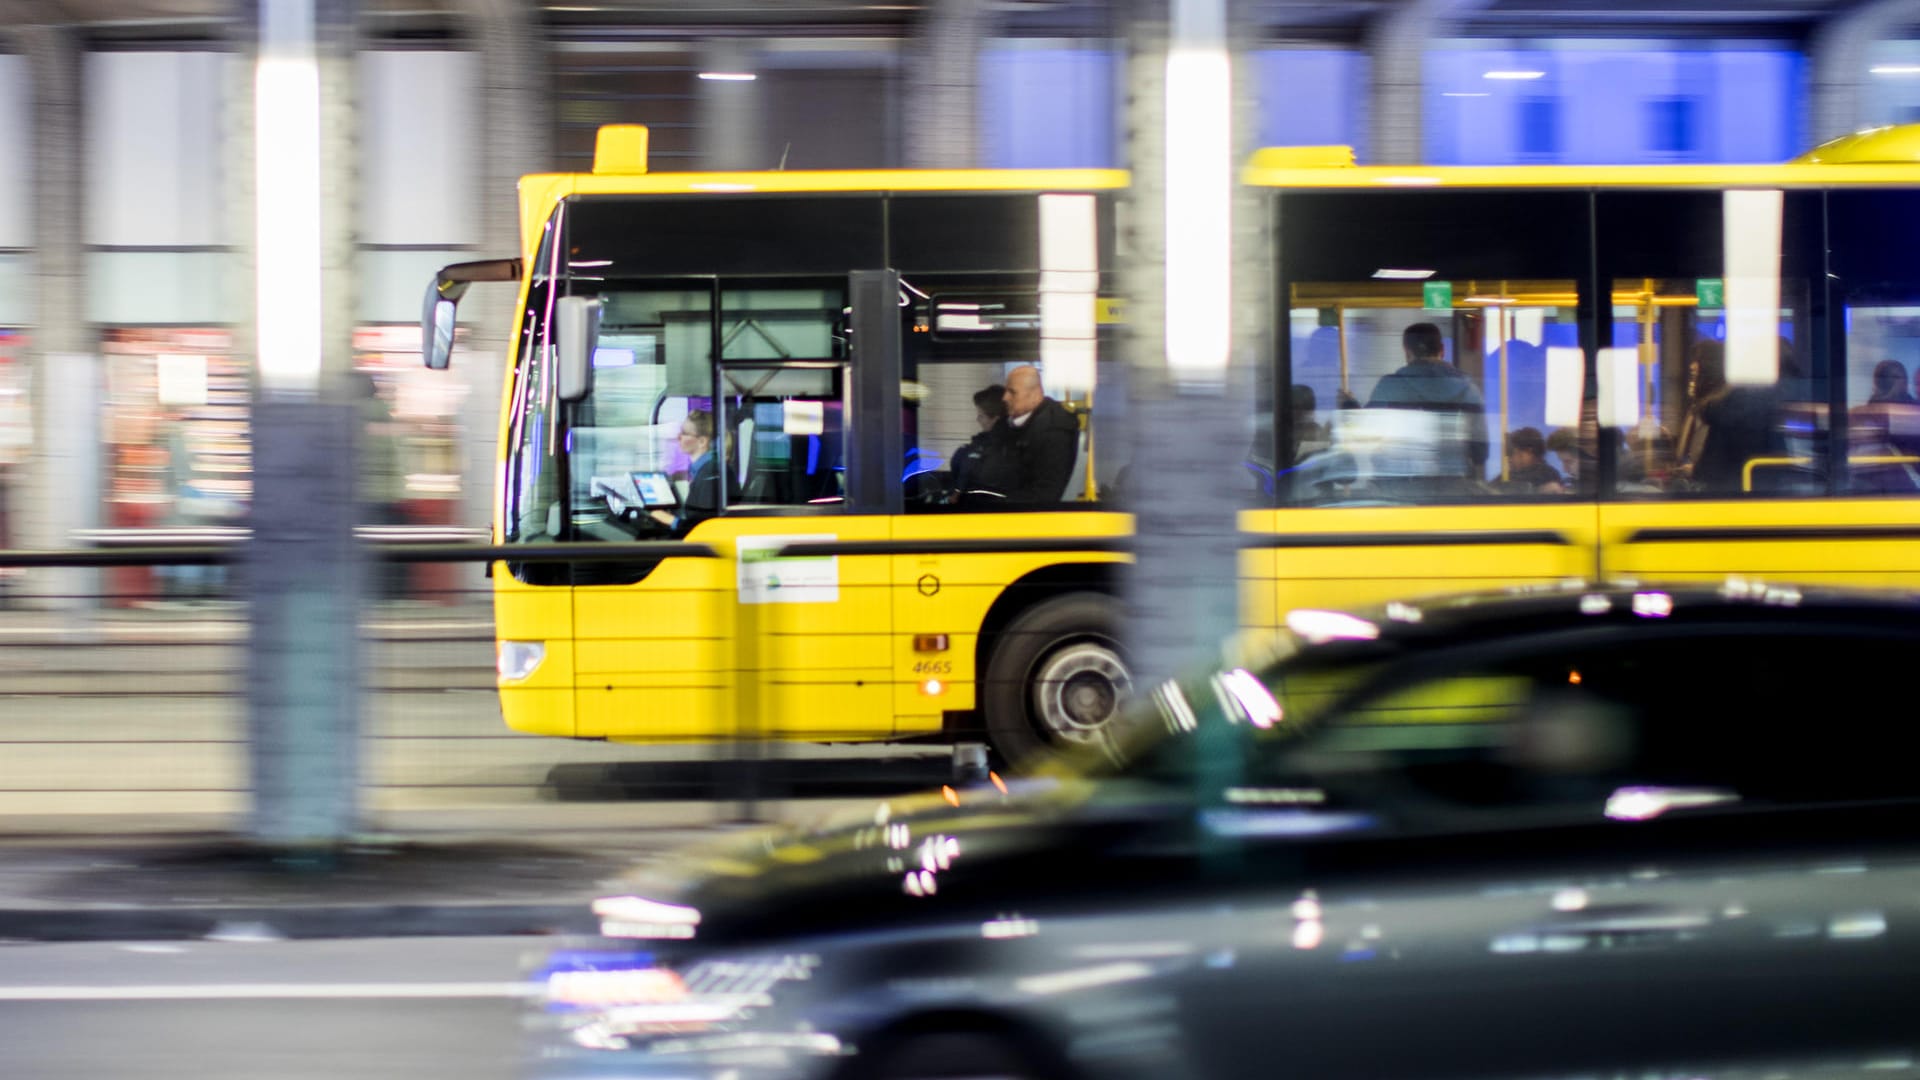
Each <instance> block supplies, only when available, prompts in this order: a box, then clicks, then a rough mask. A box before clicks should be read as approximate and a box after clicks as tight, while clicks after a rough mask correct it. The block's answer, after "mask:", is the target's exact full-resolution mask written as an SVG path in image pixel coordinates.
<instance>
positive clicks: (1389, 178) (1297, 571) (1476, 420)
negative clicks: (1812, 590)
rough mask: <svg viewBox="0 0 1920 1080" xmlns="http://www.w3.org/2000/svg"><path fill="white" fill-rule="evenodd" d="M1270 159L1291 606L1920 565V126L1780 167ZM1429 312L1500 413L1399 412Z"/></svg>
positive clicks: (1266, 556)
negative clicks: (1413, 332) (1397, 399)
mask: <svg viewBox="0 0 1920 1080" xmlns="http://www.w3.org/2000/svg"><path fill="white" fill-rule="evenodd" d="M1244 180H1245V182H1246V183H1249V184H1252V185H1255V186H1257V187H1259V188H1261V189H1263V190H1264V191H1265V193H1266V195H1267V197H1266V199H1265V200H1264V202H1265V206H1266V211H1267V215H1268V216H1267V221H1266V222H1265V226H1266V228H1268V229H1269V230H1270V235H1271V236H1272V237H1273V240H1274V242H1273V244H1272V245H1271V248H1272V250H1273V251H1274V253H1275V254H1274V256H1273V259H1274V263H1275V265H1273V266H1272V267H1271V268H1270V269H1271V275H1270V280H1271V282H1272V286H1273V292H1272V294H1271V295H1272V309H1273V319H1272V327H1273V335H1272V340H1271V350H1272V353H1273V373H1274V374H1273V377H1274V379H1275V381H1276V384H1277V385H1279V386H1281V387H1285V388H1287V390H1286V392H1285V393H1282V394H1279V395H1276V398H1277V399H1279V400H1280V401H1282V402H1283V403H1284V402H1289V401H1290V402H1291V403H1292V406H1291V407H1289V406H1288V405H1287V404H1282V405H1281V406H1280V407H1279V408H1278V409H1277V411H1276V414H1275V416H1274V418H1273V425H1274V429H1275V430H1276V432H1277V433H1278V439H1277V443H1278V449H1279V450H1280V452H1279V453H1278V454H1277V455H1276V457H1277V467H1276V469H1275V470H1274V474H1273V479H1272V483H1271V486H1272V489H1273V495H1272V498H1273V503H1272V507H1271V509H1268V510H1264V511H1259V512H1254V513H1250V514H1247V515H1246V516H1245V517H1244V519H1243V525H1242V527H1243V530H1244V531H1245V532H1246V533H1248V534H1250V535H1249V536H1248V541H1249V544H1250V545H1251V546H1252V548H1253V550H1252V551H1251V552H1250V554H1249V566H1248V570H1249V572H1250V574H1251V575H1252V577H1254V578H1257V579H1264V580H1266V581H1270V582H1271V583H1272V592H1271V594H1270V596H1271V600H1270V603H1271V605H1272V608H1273V610H1276V611H1279V612H1283V613H1284V612H1288V611H1292V610H1294V609H1299V608H1308V609H1312V608H1320V607H1329V606H1331V607H1339V606H1347V605H1353V604H1357V603H1362V602H1373V601H1386V600H1391V599H1395V598H1404V597H1418V596H1422V595H1428V594H1435V593H1443V592H1452V591H1459V590H1469V589H1480V588H1488V587H1504V586H1512V585H1516V584H1527V583H1536V584H1537V583H1550V582H1553V581H1555V580H1558V579H1569V578H1584V579H1593V578H1631V579H1641V580H1647V581H1662V580H1682V579H1686V580H1696V581H1698V580H1722V579H1726V578H1729V577H1741V578H1748V579H1753V580H1758V581H1772V582H1782V583H1785V582H1801V583H1822V584H1844V585H1859V586H1876V587H1877V586H1897V587H1906V588H1911V587H1913V586H1915V585H1917V584H1920V545H1916V544H1915V543H1914V542H1913V541H1914V540H1915V539H1920V412H1916V406H1915V405H1914V404H1913V402H1914V400H1915V396H1916V387H1915V385H1914V382H1915V378H1916V376H1920V263H1916V261H1915V260H1914V259H1913V257H1912V252H1914V251H1915V250H1917V249H1916V248H1915V246H1914V245H1915V243H1916V242H1920V128H1911V127H1910V128H1889V129H1879V130H1876V131H1871V132H1867V133H1863V134H1860V135H1856V136H1850V137H1848V138H1846V139H1841V140H1837V141H1835V142H1833V143H1830V144H1827V145H1825V146H1823V147H1821V148H1819V149H1817V150H1815V151H1813V152H1812V153H1810V154H1808V155H1806V156H1805V157H1803V158H1801V159H1800V160H1798V161H1795V162H1793V163H1790V164H1784V165H1777V166H1635V167H1567V166H1542V167H1485V168H1473V167H1456V168H1425V167H1354V166H1352V165H1351V155H1346V156H1344V158H1343V157H1342V156H1341V155H1340V154H1338V153H1329V152H1328V151H1325V150H1304V151H1303V150H1269V151H1263V152H1261V153H1260V154H1258V155H1257V156H1256V157H1255V159H1254V160H1253V161H1252V162H1251V164H1250V165H1249V167H1248V168H1247V169H1246V170H1245V173H1244ZM1420 324H1426V325H1429V326H1434V327H1437V328H1438V329H1439V330H1440V331H1441V335H1440V336H1441V338H1442V340H1443V342H1444V347H1445V351H1446V357H1447V359H1448V361H1449V362H1450V365H1451V366H1452V368H1453V369H1454V370H1455V371H1457V372H1458V373H1459V375H1461V376H1463V377H1464V379H1463V381H1465V382H1467V383H1469V384H1471V385H1472V387H1473V388H1474V389H1475V390H1477V391H1478V392H1479V402H1478V404H1479V407H1480V410H1481V411H1480V414H1479V415H1478V416H1473V415H1471V413H1470V412H1469V413H1464V414H1463V413H1462V412H1455V413H1452V414H1448V413H1446V412H1443V411H1441V412H1433V411H1422V410H1408V409H1405V408H1402V409H1381V408H1378V407H1374V408H1369V407H1368V406H1369V405H1372V406H1378V405H1380V404H1381V402H1380V401H1379V398H1380V397H1381V396H1382V394H1383V393H1387V394H1388V396H1392V394H1391V393H1389V392H1388V391H1391V390H1392V389H1393V388H1392V387H1391V386H1389V385H1388V381H1389V380H1390V379H1392V378H1393V377H1394V376H1395V373H1397V372H1400V371H1401V370H1402V369H1404V368H1406V367H1407V366H1408V350H1407V348H1406V342H1407V338H1408V335H1409V328H1410V327H1413V326H1416V325H1420ZM1402 381H1404V380H1402ZM1442 382H1444V380H1443V381H1442ZM1429 383H1433V385H1436V386H1437V385H1440V383H1436V382H1434V381H1433V380H1429ZM1383 386H1385V387H1387V390H1384V391H1383ZM1402 396H1404V395H1402ZM1430 396H1444V395H1430ZM1343 406H1345V407H1343ZM1444 423H1452V424H1454V425H1455V430H1454V431H1452V432H1451V433H1448V432H1444V431H1441V430H1440V427H1441V425H1443V424H1444ZM1422 424H1424V425H1425V426H1424V427H1422V426H1421V425H1422ZM1461 427H1464V428H1468V429H1472V430H1471V431H1469V432H1468V433H1467V435H1468V436H1470V437H1463V435H1462V433H1461V431H1460V430H1458V429H1459V428H1461ZM1482 432H1484V435H1482V434H1481V433H1482ZM1483 439H1484V441H1485V443H1486V444H1487V445H1486V448H1485V451H1484V461H1482V462H1475V461H1474V460H1473V456H1474V455H1473V453H1472V451H1474V450H1475V449H1477V447H1476V446H1475V445H1474V444H1476V443H1478V442H1480V441H1482V440H1483ZM1463 444H1464V445H1465V446H1466V448H1467V450H1468V453H1467V454H1466V455H1462V454H1461V447H1462V445H1463ZM1543 446H1544V447H1550V448H1551V449H1548V450H1547V452H1546V453H1545V454H1541V453H1540V451H1541V449H1542V448H1543ZM1503 448H1504V449H1510V450H1514V451H1516V453H1513V454H1506V453H1502V450H1503ZM1463 456H1465V457H1466V458H1467V462H1466V467H1467V479H1466V480H1465V481H1464V482H1462V481H1459V480H1458V479H1457V478H1458V477H1459V475H1460V473H1459V469H1460V463H1461V460H1462V457H1463ZM1435 457H1443V458H1445V460H1444V461H1440V462H1437V463H1436V462H1435V461H1434V460H1433V459H1434V458H1435ZM1543 459H1544V460H1543ZM1542 465H1544V466H1545V467H1546V470H1547V471H1546V472H1543V471H1541V468H1540V467H1541V466H1542ZM1449 472H1450V473H1451V475H1445V476H1441V475H1437V474H1446V473H1449ZM1549 474H1551V475H1549ZM1250 587H1253V588H1258V589H1259V590H1260V591H1262V592H1264V591H1265V589H1264V588H1263V587H1261V586H1257V585H1255V586H1250Z"/></svg>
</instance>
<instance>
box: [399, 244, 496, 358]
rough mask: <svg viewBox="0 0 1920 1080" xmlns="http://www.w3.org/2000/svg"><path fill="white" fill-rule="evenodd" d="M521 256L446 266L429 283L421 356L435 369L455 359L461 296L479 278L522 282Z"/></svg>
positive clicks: (423, 309) (422, 319) (422, 312)
mask: <svg viewBox="0 0 1920 1080" xmlns="http://www.w3.org/2000/svg"><path fill="white" fill-rule="evenodd" d="M519 280H520V260H519V259H482V260H480V261H479V262H464V263H454V264H453V265H452V266H443V267H441V268H440V271H439V273H436V274H434V275H433V281H432V282H431V283H429V284H428V285H427V299H426V303H425V304H423V305H422V306H421V309H420V357H421V359H423V360H425V361H426V362H427V366H428V367H430V368H432V369H433V370H435V371H445V370H446V369H447V364H448V363H449V362H451V361H452V359H453V327H454V321H455V316H456V314H457V312H458V310H459V307H460V298H461V297H463V296H465V295H467V287H468V286H470V285H472V284H473V283H474V282H476V281H519Z"/></svg>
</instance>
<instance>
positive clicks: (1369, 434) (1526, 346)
mask: <svg viewBox="0 0 1920 1080" xmlns="http://www.w3.org/2000/svg"><path fill="white" fill-rule="evenodd" d="M1437 284H1441V285H1443V286H1444V287H1443V288H1440V289H1434V288H1431V287H1430V286H1429V285H1428V284H1427V283H1425V282H1422V281H1393V280H1388V281H1368V282H1337V283H1320V282H1313V283H1298V284H1296V285H1294V286H1293V300H1294V303H1293V310H1292V315H1291V322H1292V335H1291V337H1292V357H1293V364H1292V375H1293V379H1292V383H1293V385H1292V386H1291V388H1290V391H1289V402H1290V403H1291V406H1292V408H1291V410H1290V411H1291V417H1290V422H1291V438H1290V445H1289V446H1288V447H1287V449H1288V450H1290V453H1289V454H1288V460H1289V461H1290V462H1291V466H1290V467H1289V468H1287V469H1285V470H1283V472H1282V479H1283V481H1284V486H1283V490H1282V494H1283V495H1284V496H1285V497H1286V498H1287V499H1288V500H1289V501H1291V502H1293V503H1295V504H1303V505H1338V504H1343V503H1345V504H1353V503H1368V502H1375V503H1385V504H1418V503H1423V502H1486V501H1505V500H1511V499H1524V498H1534V497H1543V498H1550V497H1553V496H1564V495H1570V494H1576V493H1580V492H1582V491H1585V490H1590V489H1591V488H1590V485H1592V483H1593V482H1594V479H1595V477H1596V475H1597V470H1596V469H1595V468H1593V467H1592V463H1591V462H1590V461H1588V460H1584V457H1585V456H1586V455H1589V454H1590V453H1591V450H1592V444H1593V442H1594V439H1595V436H1596V434H1597V432H1595V431H1594V430H1592V429H1593V427H1594V424H1595V418H1594V416H1593V414H1592V413H1591V411H1588V412H1587V413H1586V414H1585V415H1584V416H1581V414H1580V412H1579V403H1580V400H1581V398H1582V396H1583V392H1584V379H1583V377H1582V375H1583V372H1582V369H1581V368H1580V366H1579V365H1578V364H1577V363H1576V364H1575V365H1574V367H1573V368H1572V369H1571V373H1570V374H1569V375H1566V376H1565V380H1564V381H1565V385H1562V386H1556V387H1553V388H1552V389H1554V390H1557V391H1558V392H1559V394H1560V396H1561V397H1562V398H1563V399H1564V401H1563V402H1562V404H1563V406H1564V407H1563V408H1560V409H1557V410H1550V409H1549V408H1548V406H1547V401H1548V398H1549V389H1550V388H1549V386H1548V383H1549V364H1548V362H1547V360H1548V353H1549V352H1550V351H1551V350H1553V349H1556V348H1558V349H1574V350H1577V349H1578V346H1579V324H1578V320H1577V307H1578V298H1577V289H1576V287H1575V284H1574V283H1573V282H1571V281H1551V280H1550V281H1505V282H1478V281H1462V282H1445V283H1437ZM1571 417H1580V419H1578V420H1571ZM1555 420H1558V421H1560V423H1559V425H1558V426H1556V425H1555V424H1554V423H1553V422H1552V421H1555ZM1570 420H1571V422H1570ZM1516 440H1517V445H1513V444H1514V443H1515V442H1516Z"/></svg>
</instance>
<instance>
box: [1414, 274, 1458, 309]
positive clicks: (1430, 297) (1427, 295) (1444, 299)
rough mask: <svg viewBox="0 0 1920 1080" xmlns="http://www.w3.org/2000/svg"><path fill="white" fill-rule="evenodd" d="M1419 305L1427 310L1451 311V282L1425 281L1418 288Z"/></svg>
mask: <svg viewBox="0 0 1920 1080" xmlns="http://www.w3.org/2000/svg"><path fill="white" fill-rule="evenodd" d="M1420 306H1421V307H1423V308H1426V309H1427V310H1428V311H1452V310H1453V282H1451V281H1429V282H1426V283H1425V284H1424V285H1422V286H1421V288H1420Z"/></svg>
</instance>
